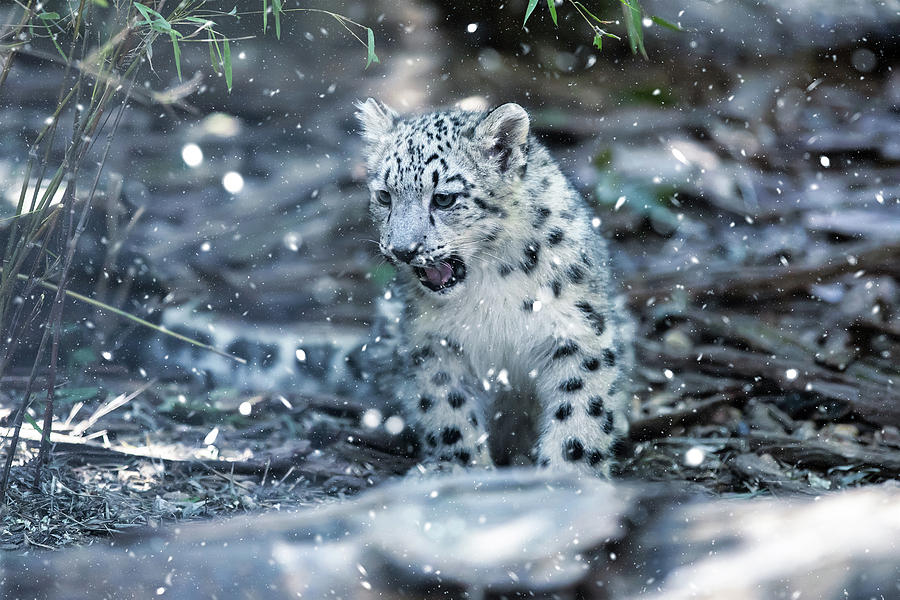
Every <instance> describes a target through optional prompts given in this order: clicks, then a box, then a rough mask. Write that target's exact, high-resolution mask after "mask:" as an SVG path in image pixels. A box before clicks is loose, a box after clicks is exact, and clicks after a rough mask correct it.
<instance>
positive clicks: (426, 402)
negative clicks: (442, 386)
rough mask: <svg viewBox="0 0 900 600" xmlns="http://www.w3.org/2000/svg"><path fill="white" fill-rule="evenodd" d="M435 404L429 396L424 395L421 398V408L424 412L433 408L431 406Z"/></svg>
mask: <svg viewBox="0 0 900 600" xmlns="http://www.w3.org/2000/svg"><path fill="white" fill-rule="evenodd" d="M432 406H434V401H433V400H432V399H431V398H429V397H428V396H422V397H421V398H419V410H421V411H422V412H428V411H429V410H431V407H432Z"/></svg>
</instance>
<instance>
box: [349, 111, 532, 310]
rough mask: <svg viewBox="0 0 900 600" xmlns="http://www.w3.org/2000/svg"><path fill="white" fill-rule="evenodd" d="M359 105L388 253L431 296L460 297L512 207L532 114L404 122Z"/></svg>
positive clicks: (436, 116)
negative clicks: (451, 295)
mask: <svg viewBox="0 0 900 600" xmlns="http://www.w3.org/2000/svg"><path fill="white" fill-rule="evenodd" d="M358 109H359V112H358V113H357V117H358V118H359V120H360V122H361V123H362V126H363V138H364V140H365V141H366V144H367V147H366V158H367V168H368V174H369V189H370V191H371V200H370V208H371V212H372V217H373V219H374V221H375V224H376V225H377V226H378V229H379V233H380V240H379V247H380V249H381V252H382V253H383V254H384V255H385V256H386V257H387V258H388V259H390V260H391V261H392V262H393V263H394V264H396V265H397V266H398V268H400V269H409V270H410V271H411V273H412V275H413V276H414V277H415V278H417V279H418V280H419V282H420V283H421V284H422V288H423V291H425V292H426V293H432V294H439V295H442V296H447V295H450V294H453V293H456V292H458V290H459V289H460V288H462V287H464V282H465V280H466V275H467V273H468V272H470V271H471V270H472V269H477V268H480V267H481V266H486V264H487V263H490V261H491V257H490V255H489V252H486V250H488V247H489V246H490V244H491V243H492V242H493V241H495V240H496V238H497V236H498V234H499V233H500V232H501V230H502V229H503V227H504V220H505V219H506V218H507V217H508V213H509V211H510V210H511V209H513V203H512V202H511V201H510V198H511V197H512V196H513V195H514V194H515V192H516V187H517V184H518V182H519V175H520V173H521V171H522V169H523V167H524V166H525V156H526V154H525V153H526V147H527V140H528V115H527V114H526V113H525V111H524V109H522V107H521V106H519V105H517V104H504V105H503V106H501V107H499V108H497V109H495V110H494V111H492V112H490V113H481V112H464V111H448V112H435V113H429V114H425V115H422V116H415V117H408V118H402V117H400V116H398V115H397V113H395V112H394V111H393V110H391V109H390V108H388V107H387V106H385V105H383V104H381V103H380V102H378V101H376V100H374V99H371V98H370V99H368V100H367V101H366V102H364V103H360V104H359V105H358Z"/></svg>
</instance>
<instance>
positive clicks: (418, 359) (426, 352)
mask: <svg viewBox="0 0 900 600" xmlns="http://www.w3.org/2000/svg"><path fill="white" fill-rule="evenodd" d="M409 356H410V358H411V359H412V362H413V364H414V365H416V366H417V367H418V366H421V365H422V364H423V363H424V362H425V361H426V360H428V359H429V358H431V357H432V356H434V352H432V351H431V348H429V347H428V346H423V347H422V348H419V349H418V350H415V351H414V352H413V353H412V354H410V355H409Z"/></svg>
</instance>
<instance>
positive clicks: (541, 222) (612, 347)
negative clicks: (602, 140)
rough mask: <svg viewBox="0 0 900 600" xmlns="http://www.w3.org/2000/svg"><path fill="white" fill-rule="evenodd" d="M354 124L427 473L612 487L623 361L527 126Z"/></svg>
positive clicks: (520, 119)
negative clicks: (505, 468) (578, 476)
mask: <svg viewBox="0 0 900 600" xmlns="http://www.w3.org/2000/svg"><path fill="white" fill-rule="evenodd" d="M357 116H358V117H359V119H360V122H361V124H362V135H363V138H364V140H365V142H366V150H365V156H366V162H367V167H368V174H369V189H370V191H371V203H370V206H371V214H372V218H373V220H374V223H375V225H376V226H377V229H378V231H379V236H380V239H379V243H380V249H381V251H382V253H383V254H384V255H385V256H386V257H388V258H389V259H390V260H391V261H392V262H393V263H394V264H395V265H396V266H397V272H398V274H397V279H396V281H395V288H394V289H393V290H392V291H390V292H389V295H390V296H391V297H393V298H395V299H397V298H400V299H402V302H403V305H404V308H403V314H402V316H401V317H399V318H398V325H399V328H400V330H401V332H402V333H401V346H400V351H399V354H398V355H399V356H400V357H401V359H402V363H401V364H400V365H399V366H398V368H400V369H402V370H403V373H404V374H403V375H401V377H400V378H399V380H400V381H401V382H402V384H400V385H398V386H396V387H397V390H396V391H397V394H398V395H399V397H400V398H399V399H400V400H401V402H402V404H403V405H404V406H406V407H407V414H408V415H409V417H410V419H411V420H412V422H413V424H414V427H415V429H416V430H417V431H418V432H419V434H420V435H421V437H422V439H423V440H425V443H424V444H423V448H424V449H425V453H426V462H431V463H435V464H438V465H440V464H443V463H455V464H459V463H463V464H467V465H483V466H490V465H491V464H493V463H494V462H497V463H509V462H512V463H516V462H521V461H522V460H523V457H529V458H530V459H531V460H534V461H535V462H537V464H540V465H545V466H548V467H551V468H576V469H580V470H584V471H587V472H591V473H596V474H600V475H609V473H610V469H611V467H612V466H613V464H614V458H615V457H614V454H615V450H616V448H618V447H620V446H621V445H622V444H621V441H622V440H623V439H624V438H625V437H626V435H627V431H628V405H629V397H628V394H627V389H628V385H627V381H628V372H629V369H630V365H629V364H628V363H629V360H628V359H629V357H630V353H629V352H627V342H628V340H626V339H625V337H626V335H625V334H624V333H623V320H622V318H621V317H622V315H621V314H620V312H619V311H617V310H615V309H614V307H613V304H612V303H611V299H610V293H609V288H610V275H609V267H608V264H609V261H608V255H607V250H606V244H605V242H604V240H603V239H602V238H601V236H600V235H599V234H598V233H597V231H596V229H595V227H594V226H593V225H592V222H591V217H592V215H591V213H590V210H589V209H588V207H587V205H586V204H585V202H584V201H583V199H582V198H581V197H580V195H579V194H578V193H577V192H576V191H575V190H574V189H573V188H572V186H571V185H570V184H569V182H568V181H567V180H566V178H565V177H564V176H563V174H562V173H561V171H560V169H559V167H558V166H557V164H556V163H555V161H554V160H553V159H552V158H551V156H550V154H549V153H548V152H547V150H546V149H545V148H544V147H543V146H542V145H541V144H540V143H539V142H538V141H537V140H536V139H535V138H534V136H533V135H531V134H530V121H529V117H528V115H527V113H526V112H525V110H524V109H522V108H521V107H520V106H518V105H517V104H505V105H503V106H500V107H499V108H496V109H494V110H493V111H491V112H487V113H484V112H465V111H447V112H434V113H429V114H424V115H419V116H407V117H401V116H400V115H398V114H397V113H395V112H394V111H392V110H391V109H389V108H387V107H386V106H385V105H383V104H381V103H379V102H377V101H375V100H372V99H370V100H368V101H366V102H364V103H361V104H360V105H359V112H358V113H357ZM510 432H513V433H515V435H514V436H510V435H508V434H510ZM523 432H524V433H523ZM528 433H531V434H532V435H531V442H530V443H529V444H528V445H526V446H525V447H522V446H521V444H520V440H522V439H523V435H524V436H525V437H527V434H528ZM504 434H506V437H504ZM529 451H530V452H529ZM517 452H518V454H517Z"/></svg>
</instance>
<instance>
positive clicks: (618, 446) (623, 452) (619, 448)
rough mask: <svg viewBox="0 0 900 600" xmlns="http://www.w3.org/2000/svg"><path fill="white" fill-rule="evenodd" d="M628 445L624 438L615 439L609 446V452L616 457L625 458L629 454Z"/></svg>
mask: <svg viewBox="0 0 900 600" xmlns="http://www.w3.org/2000/svg"><path fill="white" fill-rule="evenodd" d="M629 451H630V446H629V444H628V442H627V441H625V440H624V439H621V438H620V439H615V440H613V443H612V444H611V445H610V447H609V452H610V454H612V455H613V456H615V457H616V458H625V457H626V456H627V455H628V454H630V452H629Z"/></svg>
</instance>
